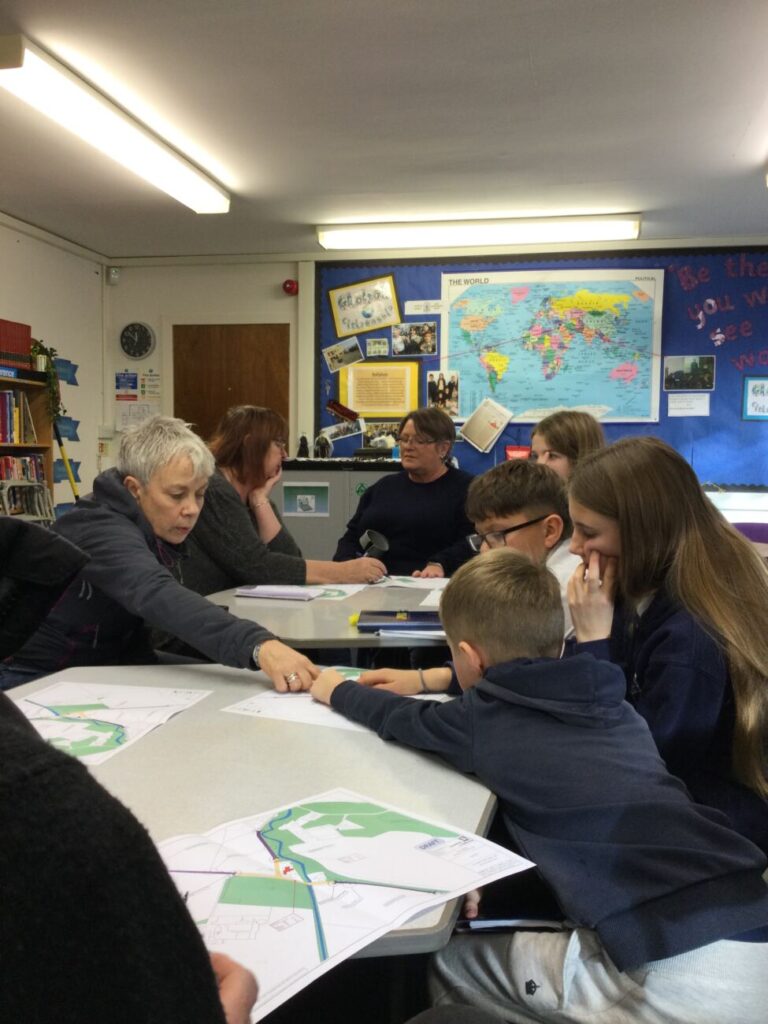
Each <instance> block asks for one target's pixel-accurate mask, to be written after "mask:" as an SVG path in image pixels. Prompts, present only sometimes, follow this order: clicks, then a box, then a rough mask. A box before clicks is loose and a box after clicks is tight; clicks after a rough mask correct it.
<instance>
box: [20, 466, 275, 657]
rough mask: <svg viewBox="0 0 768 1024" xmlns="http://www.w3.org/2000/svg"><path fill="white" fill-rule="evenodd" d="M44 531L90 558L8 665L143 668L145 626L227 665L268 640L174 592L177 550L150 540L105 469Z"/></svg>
mask: <svg viewBox="0 0 768 1024" xmlns="http://www.w3.org/2000/svg"><path fill="white" fill-rule="evenodd" d="M53 530H54V531H55V532H56V533H58V534H59V535H61V536H62V537H66V538H67V540H69V541H71V542H72V543H73V544H75V545H76V546H77V547H79V548H81V549H82V550H83V551H85V553H86V554H87V555H90V561H89V562H88V564H87V565H85V566H84V568H83V569H81V570H80V573H79V574H78V576H77V577H76V578H75V580H74V581H73V582H72V583H71V584H70V585H69V587H68V588H67V590H66V591H65V592H64V594H63V596H62V597H61V598H60V600H59V601H58V602H57V604H56V605H55V607H54V608H53V609H52V610H51V612H50V613H49V615H48V617H47V618H46V619H45V621H44V622H43V623H42V625H41V626H40V628H39V629H38V630H37V632H36V633H35V634H34V635H33V636H32V637H30V639H29V640H28V641H27V642H26V644H24V646H23V647H22V648H21V650H20V651H18V653H17V655H16V656H15V658H14V659H13V660H12V661H11V662H10V666H9V667H11V668H16V667H22V668H25V669H27V668H32V669H36V670H38V674H39V675H44V674H45V673H48V672H56V671H58V670H59V669H62V668H68V667H69V666H70V665H124V664H146V663H147V662H152V661H155V660H156V658H155V656H154V654H153V652H152V647H151V645H150V643H149V634H148V630H147V626H152V627H155V628H156V629H160V630H163V631H165V632H167V633H170V634H171V635H173V636H175V637H179V639H181V640H182V641H184V642H185V643H187V644H194V646H195V649H196V650H199V651H201V652H202V653H203V654H204V655H205V656H206V657H207V658H210V659H211V661H215V662H219V663H221V664H223V665H230V666H232V667H234V668H253V667H254V666H253V661H252V659H251V652H252V651H253V648H254V646H255V645H256V644H259V643H263V642H264V641H265V640H270V639H273V636H272V634H271V633H270V632H269V631H268V630H266V629H264V628H263V627H262V626H259V625H258V624H257V623H255V622H250V621H248V620H246V619H238V618H235V616H234V615H228V614H227V612H226V611H223V610H222V609H221V608H217V607H216V606H215V605H212V604H211V603H210V602H208V601H205V600H203V599H202V598H201V597H200V596H199V595H198V594H193V593H191V592H190V591H189V590H187V589H185V588H184V587H180V586H179V584H178V583H177V581H176V580H175V579H174V577H173V575H172V572H171V570H172V569H173V566H174V564H175V563H176V561H177V559H178V558H179V556H180V555H181V548H182V545H178V546H176V545H171V544H166V543H165V542H163V541H161V540H160V539H159V538H158V537H155V535H154V533H153V531H152V527H151V526H150V525H149V522H148V521H147V520H146V518H145V517H144V515H143V514H142V512H141V509H140V508H139V505H138V503H137V502H136V500H135V498H133V497H132V496H131V494H130V492H129V491H128V489H127V488H126V487H125V486H124V484H123V482H122V480H121V478H120V476H119V474H118V472H117V470H115V469H110V470H107V472H106V473H102V474H100V476H98V477H96V480H95V481H94V485H93V495H92V496H91V497H90V498H83V499H82V500H81V501H80V502H79V503H78V504H77V505H76V506H75V508H74V509H73V510H72V511H71V512H67V513H66V515H63V516H62V517H61V519H59V520H57V521H56V523H55V524H54V526H53Z"/></svg>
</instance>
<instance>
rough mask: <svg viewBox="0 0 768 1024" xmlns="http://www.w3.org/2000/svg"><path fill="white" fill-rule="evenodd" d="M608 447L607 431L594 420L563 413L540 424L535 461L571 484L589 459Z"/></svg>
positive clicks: (533, 442)
mask: <svg viewBox="0 0 768 1024" xmlns="http://www.w3.org/2000/svg"><path fill="white" fill-rule="evenodd" d="M604 447H605V435H604V434H603V428H602V427H601V426H600V424H599V422H598V421H597V420H596V419H595V417H594V416H590V414H589V413H588V412H579V411H578V410H577V409H561V410H560V412H553V413H552V414H551V415H550V416H545V417H544V419H543V420H539V422H538V423H537V424H536V426H535V427H534V428H533V431H532V433H531V459H532V460H533V461H534V462H541V463H542V464H543V465H545V466H549V468H550V469H553V470H554V471H555V473H557V475H558V476H559V477H562V478H563V480H568V479H569V477H570V476H571V474H572V473H573V471H574V469H575V468H576V466H577V465H578V464H579V462H580V461H581V459H583V458H584V456H585V455H589V453H590V452H594V451H598V450H599V449H600V448H604Z"/></svg>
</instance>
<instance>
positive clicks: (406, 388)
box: [339, 361, 419, 420]
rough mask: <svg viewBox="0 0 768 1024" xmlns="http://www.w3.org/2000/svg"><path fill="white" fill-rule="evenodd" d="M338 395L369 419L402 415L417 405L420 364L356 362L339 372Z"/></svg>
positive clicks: (345, 403) (350, 406) (359, 414)
mask: <svg viewBox="0 0 768 1024" xmlns="http://www.w3.org/2000/svg"><path fill="white" fill-rule="evenodd" d="M339 398H340V400H341V401H342V403H343V404H344V405H348V406H349V408H350V409H354V410H355V411H356V412H357V414H358V416H362V417H364V418H365V419H366V420H368V419H374V420H378V419H389V418H392V419H394V418H396V417H398V418H399V417H401V416H405V414H406V413H407V412H410V411H411V409H416V408H417V407H418V405H419V363H406V362H397V363H391V362H390V363H372V362H368V361H366V362H364V363H355V364H354V366H347V367H345V368H344V369H343V370H340V371H339Z"/></svg>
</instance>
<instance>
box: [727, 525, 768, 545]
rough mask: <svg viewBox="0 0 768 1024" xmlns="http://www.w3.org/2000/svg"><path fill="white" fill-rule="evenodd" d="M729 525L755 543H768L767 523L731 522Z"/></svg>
mask: <svg viewBox="0 0 768 1024" xmlns="http://www.w3.org/2000/svg"><path fill="white" fill-rule="evenodd" d="M731 526H733V528H734V529H736V530H738V531H739V533H743V534H744V536H745V537H746V538H747V540H751V541H752V542H753V543H755V544H768V523H731Z"/></svg>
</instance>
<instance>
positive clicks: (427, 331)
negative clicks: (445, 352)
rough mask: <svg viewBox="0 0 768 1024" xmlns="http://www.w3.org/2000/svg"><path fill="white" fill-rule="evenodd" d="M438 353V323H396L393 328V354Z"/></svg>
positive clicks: (427, 354) (426, 354) (429, 354)
mask: <svg viewBox="0 0 768 1024" xmlns="http://www.w3.org/2000/svg"><path fill="white" fill-rule="evenodd" d="M436 354H437V323H436V321H434V320H429V321H426V322H424V323H410V324H395V325H394V326H393V328H392V355H393V356H394V357H395V358H397V357H398V356H434V355H436Z"/></svg>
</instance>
